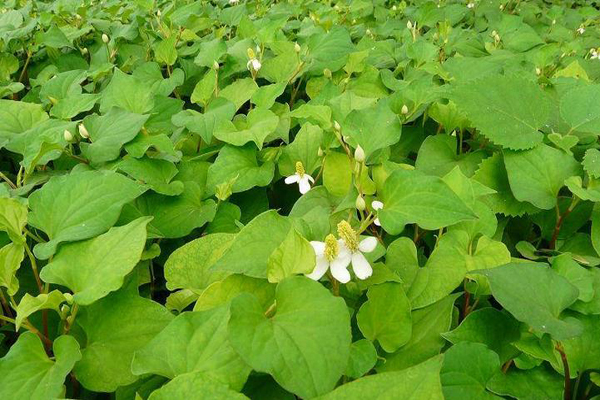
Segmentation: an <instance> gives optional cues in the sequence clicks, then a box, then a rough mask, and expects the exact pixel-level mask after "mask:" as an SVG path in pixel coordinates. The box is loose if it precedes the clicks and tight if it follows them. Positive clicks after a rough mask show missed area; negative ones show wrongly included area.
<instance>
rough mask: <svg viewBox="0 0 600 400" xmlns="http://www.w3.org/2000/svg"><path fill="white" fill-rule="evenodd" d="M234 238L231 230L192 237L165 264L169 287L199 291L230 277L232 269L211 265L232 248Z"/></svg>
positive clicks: (171, 288)
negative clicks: (221, 268) (229, 270)
mask: <svg viewBox="0 0 600 400" xmlns="http://www.w3.org/2000/svg"><path fill="white" fill-rule="evenodd" d="M234 237H235V235H233V234H230V233H213V234H210V235H206V236H203V237H201V238H198V239H196V240H192V241H191V242H188V243H186V244H184V245H183V246H181V247H180V248H178V249H177V250H175V251H174V252H173V253H171V255H170V256H169V259H168V260H167V261H166V262H165V266H164V270H165V279H166V280H167V288H168V289H169V290H175V289H182V288H183V289H192V290H198V291H199V290H203V289H205V288H207V287H208V286H209V285H210V284H211V283H214V282H217V281H220V280H222V279H224V278H225V277H227V276H228V275H229V273H228V272H222V271H213V270H211V269H210V268H211V267H212V266H213V265H214V264H215V262H217V260H219V258H221V256H223V254H224V253H225V252H226V251H227V249H229V246H231V243H232V242H233V239H234Z"/></svg>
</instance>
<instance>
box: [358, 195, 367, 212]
mask: <svg viewBox="0 0 600 400" xmlns="http://www.w3.org/2000/svg"><path fill="white" fill-rule="evenodd" d="M355 205H356V209H357V210H358V211H364V209H365V208H367V205H366V204H365V199H363V197H362V196H361V195H360V194H359V195H358V197H357V198H356V203H355Z"/></svg>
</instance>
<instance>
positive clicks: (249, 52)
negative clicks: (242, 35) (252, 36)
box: [247, 47, 255, 60]
mask: <svg viewBox="0 0 600 400" xmlns="http://www.w3.org/2000/svg"><path fill="white" fill-rule="evenodd" d="M247 53H248V58H249V59H251V60H252V59H253V58H255V55H254V50H252V49H251V48H250V47H248V50H247Z"/></svg>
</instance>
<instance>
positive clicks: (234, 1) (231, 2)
mask: <svg viewBox="0 0 600 400" xmlns="http://www.w3.org/2000/svg"><path fill="white" fill-rule="evenodd" d="M239 2H240V0H229V5H230V6H235V5H236V4H238V3H239Z"/></svg>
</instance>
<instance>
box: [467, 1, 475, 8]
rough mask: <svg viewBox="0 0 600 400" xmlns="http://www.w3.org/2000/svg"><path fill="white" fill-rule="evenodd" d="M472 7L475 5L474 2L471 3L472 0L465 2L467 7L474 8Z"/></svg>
mask: <svg viewBox="0 0 600 400" xmlns="http://www.w3.org/2000/svg"><path fill="white" fill-rule="evenodd" d="M474 7H475V3H473V2H471V3H469V4H467V8H474Z"/></svg>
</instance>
